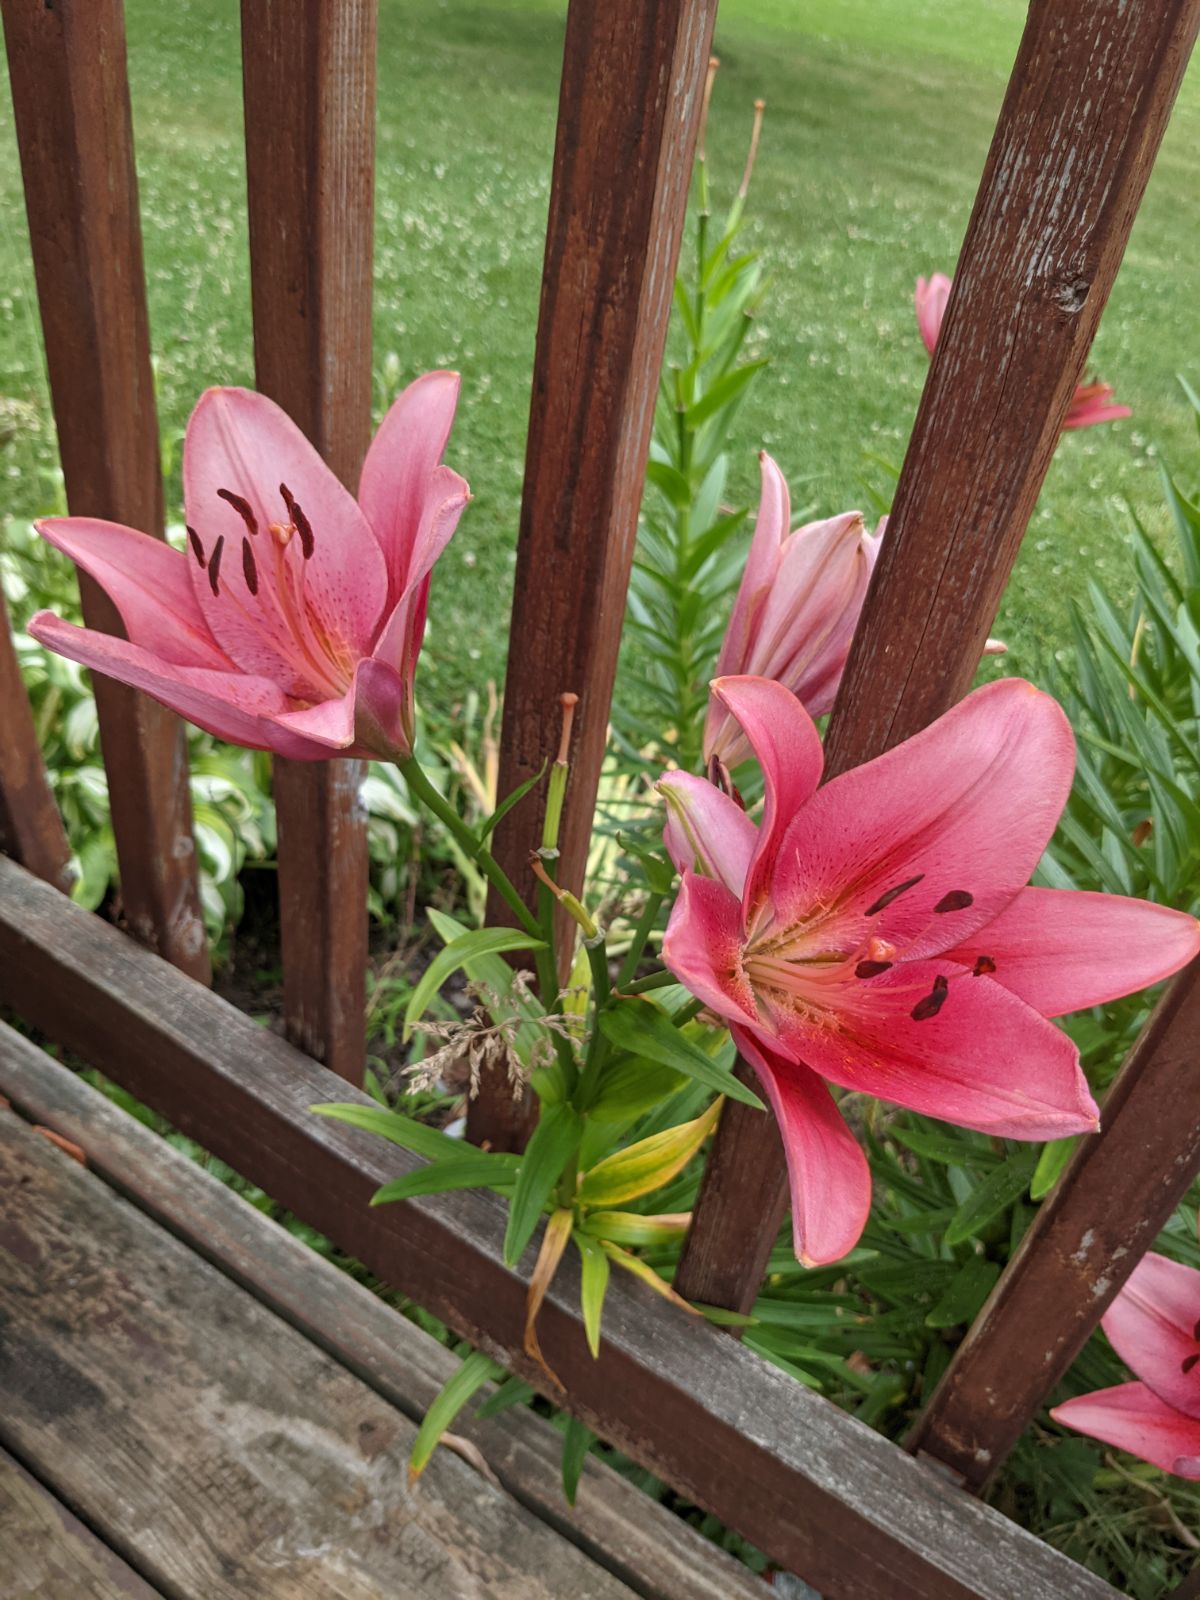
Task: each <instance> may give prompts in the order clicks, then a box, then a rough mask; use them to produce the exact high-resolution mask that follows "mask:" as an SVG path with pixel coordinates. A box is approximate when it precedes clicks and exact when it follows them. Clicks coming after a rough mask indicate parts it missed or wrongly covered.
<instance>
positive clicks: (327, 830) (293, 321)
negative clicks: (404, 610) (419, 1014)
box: [242, 0, 377, 1083]
mask: <svg viewBox="0 0 1200 1600" xmlns="http://www.w3.org/2000/svg"><path fill="white" fill-rule="evenodd" d="M376 23H377V0H242V62H243V80H244V91H245V108H246V177H247V188H248V194H249V211H250V262H251V290H252V298H253V310H254V359H255V371H256V375H257V382H258V387H259V388H260V389H261V390H262V391H263V393H264V394H267V395H270V397H271V398H272V399H273V400H275V401H277V402H278V403H279V404H280V405H281V406H283V408H284V409H285V410H286V411H287V412H288V413H289V414H290V415H291V416H292V418H293V419H294V420H295V421H296V422H297V423H298V425H299V426H300V427H301V428H303V429H304V431H305V433H307V434H308V436H309V438H310V439H312V441H313V442H314V444H315V445H316V446H317V448H318V449H319V450H320V451H321V454H322V455H323V456H324V457H325V459H326V461H328V463H329V465H330V466H331V467H332V468H333V470H334V471H335V472H336V473H337V474H338V476H339V477H340V478H341V479H342V480H343V482H345V483H346V484H347V485H348V486H349V487H350V488H351V489H353V488H354V487H355V486H356V484H357V480H358V472H359V468H360V466H361V465H362V459H363V456H364V454H365V453H366V447H367V443H368V440H369V437H370V428H371V266H372V243H373V218H374V152H375V39H376ZM364 775H365V766H364V764H363V763H362V762H359V761H344V760H337V761H329V762H316V763H309V762H291V761H284V760H277V761H276V762H275V804H276V810H277V815H278V824H279V910H280V928H281V938H282V946H283V988H284V1015H285V1023H286V1027H287V1032H288V1037H289V1038H290V1039H291V1040H292V1042H293V1043H295V1044H298V1045H300V1046H301V1047H302V1048H303V1049H305V1050H307V1051H309V1052H310V1053H311V1054H312V1055H315V1056H317V1057H319V1058H320V1059H321V1060H322V1061H324V1062H325V1063H326V1064H327V1065H328V1066H330V1067H332V1068H333V1070H334V1071H335V1072H338V1073H340V1074H341V1075H342V1077H344V1078H348V1079H350V1080H352V1081H354V1082H359V1083H361V1081H362V1073H363V1064H364V1055H365V1033H364V1030H365V983H366V959H367V911H366V898H367V835H366V820H365V817H364V815H363V812H362V807H361V804H360V801H359V789H360V786H361V784H362V780H363V777H364Z"/></svg>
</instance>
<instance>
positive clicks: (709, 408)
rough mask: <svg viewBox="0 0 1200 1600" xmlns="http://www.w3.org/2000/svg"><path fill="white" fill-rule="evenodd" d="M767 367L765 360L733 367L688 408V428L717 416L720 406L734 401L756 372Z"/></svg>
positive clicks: (695, 426) (697, 425)
mask: <svg viewBox="0 0 1200 1600" xmlns="http://www.w3.org/2000/svg"><path fill="white" fill-rule="evenodd" d="M766 365H767V363H766V361H765V360H762V361H748V362H747V363H746V365H745V366H744V367H735V368H734V369H733V371H732V372H728V373H726V374H725V376H724V377H723V378H721V379H720V380H719V381H718V382H717V383H714V384H713V386H712V388H711V389H709V390H708V391H707V393H706V394H704V395H703V396H702V397H701V398H700V399H699V400H697V401H696V404H695V405H694V406H689V407H688V413H687V423H688V427H689V428H698V427H699V426H700V425H701V423H703V422H707V421H708V419H709V417H713V416H715V415H716V414H717V412H718V411H720V409H721V408H722V406H725V405H728V404H729V403H730V401H732V400H736V399H737V398H738V397H739V396H740V395H741V393H742V391H743V390H744V389H745V388H746V386H747V384H749V382H750V380H751V379H752V378H753V377H754V374H755V373H756V372H759V371H761V370H762V368H763V367H765V366H766Z"/></svg>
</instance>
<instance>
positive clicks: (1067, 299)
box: [1052, 278, 1092, 316]
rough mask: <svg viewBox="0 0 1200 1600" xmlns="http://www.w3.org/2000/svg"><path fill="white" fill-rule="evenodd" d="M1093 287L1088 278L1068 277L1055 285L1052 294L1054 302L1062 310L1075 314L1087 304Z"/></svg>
mask: <svg viewBox="0 0 1200 1600" xmlns="http://www.w3.org/2000/svg"><path fill="white" fill-rule="evenodd" d="M1091 288H1092V286H1091V284H1090V283H1089V282H1088V280H1087V279H1086V278H1068V279H1066V280H1064V281H1063V282H1062V283H1060V284H1057V285H1056V286H1055V289H1054V293H1053V296H1052V298H1053V300H1054V304H1055V305H1056V306H1057V307H1058V309H1059V310H1060V311H1066V312H1069V313H1070V314H1071V315H1072V316H1074V315H1076V314H1077V313H1078V312H1080V311H1082V310H1083V308H1084V306H1085V305H1086V304H1087V297H1088V295H1089V294H1090V292H1091Z"/></svg>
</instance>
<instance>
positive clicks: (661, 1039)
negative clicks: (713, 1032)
mask: <svg viewBox="0 0 1200 1600" xmlns="http://www.w3.org/2000/svg"><path fill="white" fill-rule="evenodd" d="M600 1031H601V1032H602V1033H603V1034H604V1037H605V1038H606V1039H607V1040H608V1041H609V1043H610V1044H615V1045H616V1046H617V1048H618V1049H619V1050H627V1051H629V1053H630V1054H631V1055H637V1056H642V1057H644V1058H645V1059H646V1060H647V1061H653V1062H655V1063H656V1065H658V1066H662V1067H670V1068H671V1069H672V1070H673V1071H675V1072H681V1073H683V1074H684V1076H685V1077H688V1078H694V1079H695V1080H696V1082H697V1083H703V1084H704V1085H705V1086H706V1087H707V1088H709V1089H715V1090H717V1092H718V1093H719V1094H724V1095H728V1097H729V1098H730V1099H731V1100H741V1101H742V1102H743V1103H744V1104H745V1105H748V1106H754V1107H755V1108H756V1109H757V1110H759V1111H762V1110H764V1109H765V1107H764V1106H763V1103H762V1101H761V1100H760V1099H759V1098H758V1096H757V1095H756V1094H755V1093H754V1091H753V1089H749V1088H747V1087H746V1085H745V1084H744V1083H741V1082H740V1081H739V1080H738V1079H737V1078H735V1077H734V1076H733V1074H732V1073H731V1072H727V1071H726V1070H725V1069H724V1068H723V1067H720V1066H718V1065H717V1063H716V1062H715V1061H714V1060H713V1059H712V1057H711V1056H706V1055H705V1053H704V1051H703V1050H701V1049H700V1047H699V1045H695V1044H693V1043H692V1041H691V1040H690V1039H685V1038H684V1036H683V1034H682V1033H681V1032H680V1030H679V1029H678V1028H676V1027H675V1026H674V1025H673V1023H672V1022H671V1020H670V1018H669V1017H668V1016H667V1015H666V1013H665V1012H663V1011H660V1010H659V1008H658V1007H657V1006H656V1005H654V1004H653V1003H652V1002H650V1001H646V1000H640V1001H627V1002H625V1003H624V1004H618V1005H616V1006H614V1007H612V1009H611V1010H608V1011H603V1012H601V1014H600Z"/></svg>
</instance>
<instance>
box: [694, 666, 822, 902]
mask: <svg viewBox="0 0 1200 1600" xmlns="http://www.w3.org/2000/svg"><path fill="white" fill-rule="evenodd" d="M712 692H713V694H714V695H715V696H716V697H717V699H718V700H720V701H721V703H722V704H723V705H724V706H725V707H726V708H727V709H728V710H729V711H731V712H732V713H733V715H734V716H735V717H736V718H737V720H738V722H739V723H740V724H741V726H742V730H743V732H744V733H745V735H746V737H747V739H748V740H749V741H750V746H751V749H752V750H753V751H754V754H755V757H756V759H757V760H758V764H759V766H761V768H762V773H763V815H762V824H761V826H760V827H759V830H758V838H757V840H756V842H755V847H754V855H753V857H752V859H751V862H750V869H749V871H748V872H747V874H746V886H745V890H744V892H743V895H742V905H743V908H744V912H745V917H746V923H747V926H749V925H750V923H751V922H752V921H753V918H754V915H755V913H756V911H757V909H758V907H759V906H760V905H761V903H762V901H763V900H764V899H765V898H766V894H767V887H768V885H769V883H770V879H771V874H772V872H773V870H774V867H775V861H776V857H777V856H778V854H779V847H780V843H781V841H782V839H783V836H784V833H785V832H786V830H787V827H788V824H789V823H790V822H791V820H792V818H793V817H794V816H795V815H796V813H797V812H798V811H799V810H800V807H801V806H803V805H804V803H805V802H806V801H807V800H808V799H809V798H810V797H811V796H812V794H813V791H814V790H815V789H816V787H817V785H818V783H820V781H821V768H822V766H823V763H824V756H823V754H822V751H821V740H820V737H819V736H818V734H817V730H816V728H815V727H814V725H813V720H812V718H811V717H810V716H809V714H808V712H807V711H805V709H804V707H803V706H802V705H801V704H800V702H799V701H798V700H797V699H796V697H795V696H794V695H793V694H791V693H789V691H788V690H787V689H785V688H784V687H783V685H782V684H781V683H773V682H772V681H771V680H770V679H769V678H749V677H746V678H717V679H715V680H714V682H713V685H712Z"/></svg>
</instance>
